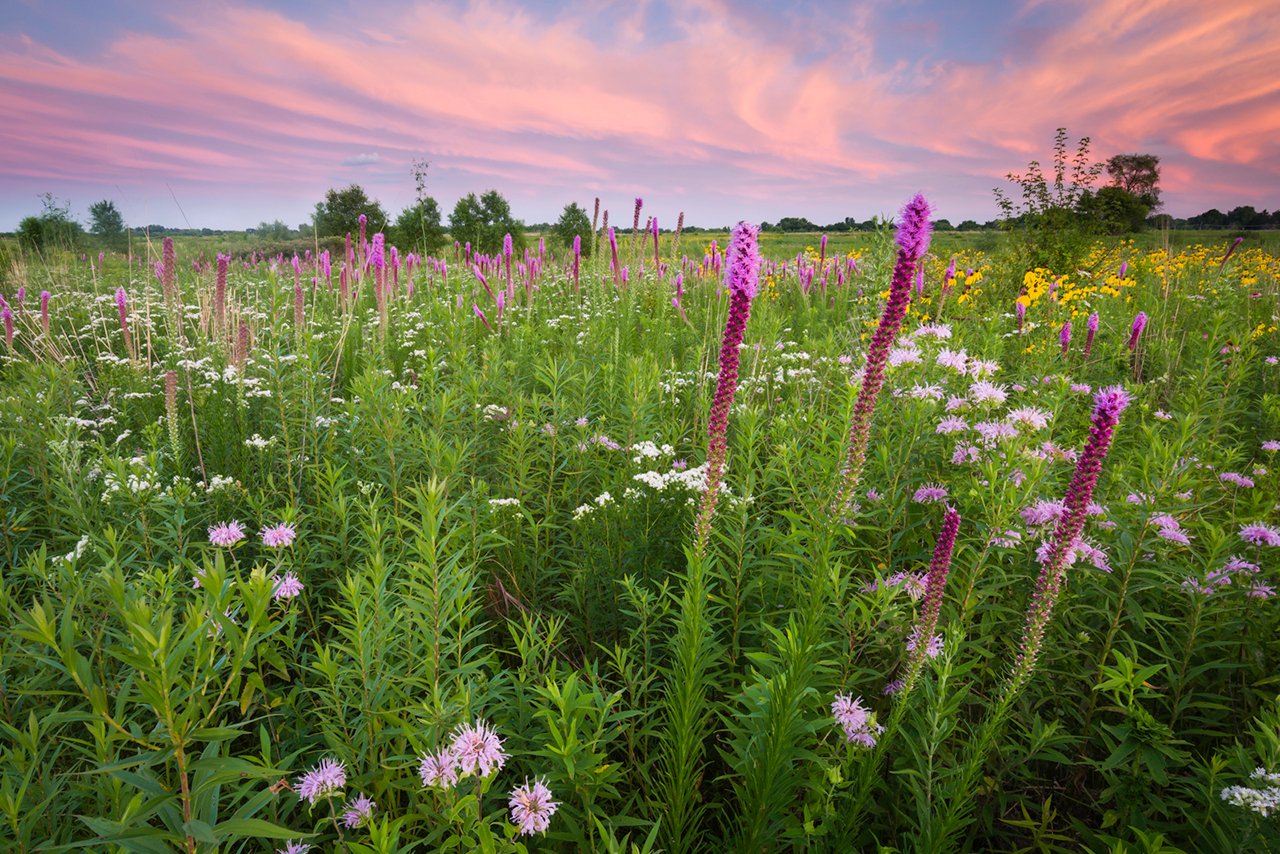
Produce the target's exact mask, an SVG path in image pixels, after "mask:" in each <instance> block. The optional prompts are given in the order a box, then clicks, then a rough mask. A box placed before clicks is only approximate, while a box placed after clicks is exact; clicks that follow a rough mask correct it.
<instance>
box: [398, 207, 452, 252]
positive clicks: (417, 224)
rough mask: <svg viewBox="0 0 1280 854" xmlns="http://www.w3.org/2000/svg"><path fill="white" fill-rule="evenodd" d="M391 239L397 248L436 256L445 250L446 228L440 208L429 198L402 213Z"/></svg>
mask: <svg viewBox="0 0 1280 854" xmlns="http://www.w3.org/2000/svg"><path fill="white" fill-rule="evenodd" d="M388 237H389V239H390V240H391V241H392V242H393V243H395V244H396V245H397V246H399V247H401V248H403V249H406V250H409V249H412V250H414V251H416V252H420V253H423V254H426V255H435V254H437V253H439V252H440V250H441V249H443V248H444V246H445V243H446V242H447V241H446V240H445V234H444V226H443V225H441V223H440V206H439V205H438V204H436V200H435V199H433V198H431V197H430V196H427V197H426V198H423V199H419V200H418V201H417V202H416V203H415V204H412V205H410V206H409V207H407V208H405V209H404V210H402V211H401V212H400V215H399V216H398V217H396V221H395V224H394V225H392V226H391V231H390V233H389V235H388Z"/></svg>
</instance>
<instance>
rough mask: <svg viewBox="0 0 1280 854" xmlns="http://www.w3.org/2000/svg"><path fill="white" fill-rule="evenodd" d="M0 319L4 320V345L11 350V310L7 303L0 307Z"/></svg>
mask: <svg viewBox="0 0 1280 854" xmlns="http://www.w3.org/2000/svg"><path fill="white" fill-rule="evenodd" d="M0 319H3V320H4V346H5V347H6V348H7V349H9V350H13V310H12V309H10V308H9V306H7V305H6V306H5V307H4V308H0Z"/></svg>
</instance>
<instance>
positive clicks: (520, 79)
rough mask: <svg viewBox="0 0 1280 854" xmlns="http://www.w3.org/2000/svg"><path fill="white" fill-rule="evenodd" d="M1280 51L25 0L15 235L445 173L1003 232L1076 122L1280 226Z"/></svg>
mask: <svg viewBox="0 0 1280 854" xmlns="http://www.w3.org/2000/svg"><path fill="white" fill-rule="evenodd" d="M1277 45H1280V2H1277V0H1230V2H1221V3H1213V2H1208V0H1145V2H1139V0H981V2H979V0H971V1H970V2H966V0H917V2H901V0H899V2H890V1H889V0H858V2H844V3H838V2H817V1H816V0H794V2H779V3H770V2H764V0H739V2H723V0H669V1H668V0H625V2H616V3H615V2H584V3H562V2H538V0H525V2H517V0H423V1H422V2H407V0H406V1H404V2H394V0H393V2H381V0H380V2H377V3H371V2H367V0H362V1H361V2H348V1H347V0H314V2H283V0H276V2H270V1H269V0H245V2H219V0H205V2H188V1H187V0H115V2H111V0H98V1H97V2H93V3H87V2H83V1H82V0H79V1H78V2H71V0H64V1H63V2H45V0H6V2H5V14H4V16H3V20H0V230H2V231H7V230H13V229H14V228H16V226H17V224H18V222H19V220H20V219H21V218H22V217H24V216H27V215H30V214H33V213H38V212H39V210H40V205H41V203H40V198H39V197H40V194H42V193H46V192H49V193H53V194H54V196H55V197H56V198H57V199H59V200H64V201H66V202H69V203H70V206H71V210H72V212H73V214H75V215H76V216H78V217H79V218H81V219H82V221H87V213H86V211H87V209H88V206H89V205H90V204H91V203H93V202H95V201H97V200H99V199H111V200H112V201H114V202H115V203H116V205H117V207H118V208H119V209H120V211H121V212H122V213H123V215H124V218H125V220H126V222H127V223H129V224H130V225H135V226H136V225H147V224H161V225H168V226H174V227H184V226H189V227H195V228H227V229H239V228H245V227H249V226H254V225H257V224H258V223H259V222H264V221H272V220H276V219H280V220H283V221H284V222H286V223H288V224H289V225H291V226H296V225H297V224H298V223H301V222H306V221H308V220H309V219H310V216H311V214H312V211H313V209H314V207H315V204H316V202H318V201H320V200H321V199H322V198H323V197H324V194H325V191H326V190H328V189H329V188H333V187H344V186H346V185H348V184H352V183H358V184H360V185H362V186H363V187H364V188H365V189H366V190H367V191H368V193H369V194H370V196H372V197H374V198H376V199H378V200H379V201H380V202H381V203H382V204H383V206H384V207H385V208H386V209H387V210H388V211H389V212H390V213H391V215H392V216H394V215H395V214H396V213H397V212H398V211H399V210H400V209H402V208H404V207H405V206H407V205H409V204H411V203H412V201H413V198H414V182H413V177H412V174H411V169H412V166H413V164H414V163H415V162H416V161H422V160H425V161H427V162H428V163H429V164H430V165H429V169H428V172H427V191H428V193H429V194H430V195H432V196H434V197H435V198H436V199H437V200H438V201H439V202H440V205H441V208H442V210H443V212H444V213H445V215H446V217H447V215H448V212H449V211H450V210H451V209H452V207H453V204H454V202H455V201H456V200H457V199H458V198H459V197H460V196H462V195H465V194H466V193H469V192H475V193H481V192H484V191H485V190H488V189H497V190H498V191H499V192H501V193H502V194H503V195H505V196H506V197H507V199H508V200H509V201H510V202H511V207H512V212H513V213H514V215H515V216H516V217H518V218H520V219H523V220H524V221H526V222H530V223H533V222H546V221H554V220H555V219H557V218H558V216H559V214H560V211H561V210H562V209H563V207H564V205H565V204H567V203H568V202H571V201H576V202H578V203H579V204H581V205H582V206H583V207H585V208H587V209H588V211H590V210H591V207H592V203H593V199H594V198H596V197H599V198H600V199H601V204H602V207H603V208H604V209H607V210H610V211H611V212H612V217H613V221H614V222H615V223H618V222H622V221H626V222H627V224H629V221H630V213H631V210H632V205H633V201H634V198H635V197H642V198H644V200H645V211H646V213H647V214H652V215H654V216H657V217H658V219H659V223H660V224H661V225H663V226H664V227H667V226H670V225H674V223H675V220H676V216H677V214H678V213H679V212H681V211H683V212H685V215H686V221H687V222H689V223H690V224H694V225H703V226H723V225H727V224H731V223H733V222H736V221H738V220H742V219H745V220H748V221H753V222H759V221H761V220H771V221H776V220H777V219H779V218H780V217H783V216H803V217H807V218H809V219H811V220H813V221H814V222H817V223H819V224H825V223H829V222H835V221H839V220H842V219H844V218H845V217H854V218H856V219H859V220H865V219H868V218H870V217H871V216H873V215H877V214H878V215H886V214H889V215H891V214H893V213H894V212H895V211H897V210H898V209H899V208H900V206H901V205H902V204H903V203H904V202H905V201H906V200H907V199H908V198H909V197H910V196H911V195H912V194H914V193H915V192H918V191H919V192H923V193H924V194H925V195H926V197H927V198H928V199H929V200H930V201H931V203H932V204H933V205H934V207H935V211H936V216H938V217H944V218H947V219H949V220H951V221H952V222H953V223H958V222H960V221H961V220H964V219H976V220H978V221H985V220H988V219H993V218H995V217H996V215H997V213H998V211H997V209H996V206H995V203H994V200H993V196H992V189H993V188H994V187H997V186H999V187H1003V188H1005V189H1015V188H1013V187H1012V185H1010V184H1008V183H1007V182H1006V181H1005V178H1004V176H1005V175H1006V174H1007V173H1009V172H1020V171H1023V170H1024V169H1025V168H1026V166H1027V163H1028V161H1030V160H1033V159H1034V160H1040V161H1042V162H1047V161H1048V160H1049V159H1050V156H1051V145H1052V141H1053V136H1054V131H1055V129H1056V128H1058V127H1066V128H1067V130H1068V132H1069V133H1070V134H1071V138H1072V140H1073V142H1074V141H1075V140H1076V139H1077V138H1078V137H1080V136H1085V135H1087V136H1089V137H1090V138H1091V140H1092V149H1091V151H1092V154H1093V155H1094V156H1095V158H1096V159H1098V160H1104V159H1106V158H1107V157H1109V156H1111V155H1113V154H1117V153H1132V152H1142V153H1152V154H1156V155H1158V156H1159V157H1160V161H1161V166H1162V176H1161V186H1162V188H1163V191H1164V199H1165V211H1166V212H1168V213H1171V214H1173V215H1175V216H1189V215H1193V214H1196V213H1200V212H1201V211H1204V210H1206V209H1208V208H1211V207H1217V208H1220V209H1222V210H1227V209H1229V208H1232V207H1235V206H1237V205H1253V206H1254V207H1256V208H1259V209H1262V208H1266V209H1268V210H1270V209H1274V208H1276V207H1280V48H1278V47H1277Z"/></svg>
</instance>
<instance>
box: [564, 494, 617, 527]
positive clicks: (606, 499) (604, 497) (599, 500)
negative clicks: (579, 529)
mask: <svg viewBox="0 0 1280 854" xmlns="http://www.w3.org/2000/svg"><path fill="white" fill-rule="evenodd" d="M594 502H595V503H594V506H592V505H591V504H580V505H578V506H577V507H576V508H574V511H573V519H574V521H575V522H576V521H577V520H579V519H581V518H582V517H583V516H587V515H589V514H591V513H592V512H594V511H595V509H596V507H604V506H606V505H608V504H612V503H613V496H612V495H610V494H609V493H607V492H602V493H600V494H599V495H597V496H596V497H595V499H594Z"/></svg>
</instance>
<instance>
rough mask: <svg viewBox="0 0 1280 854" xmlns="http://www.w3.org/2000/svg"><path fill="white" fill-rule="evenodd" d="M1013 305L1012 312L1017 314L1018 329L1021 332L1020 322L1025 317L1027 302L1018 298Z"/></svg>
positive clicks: (1024, 319) (1021, 322)
mask: <svg viewBox="0 0 1280 854" xmlns="http://www.w3.org/2000/svg"><path fill="white" fill-rule="evenodd" d="M1013 305H1014V308H1013V313H1014V314H1016V315H1017V316H1018V331H1019V332H1021V331H1022V324H1023V323H1024V322H1025V321H1026V319H1027V304H1026V303H1024V302H1023V301H1022V300H1018V301H1017V302H1015V303H1014V304H1013Z"/></svg>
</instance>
